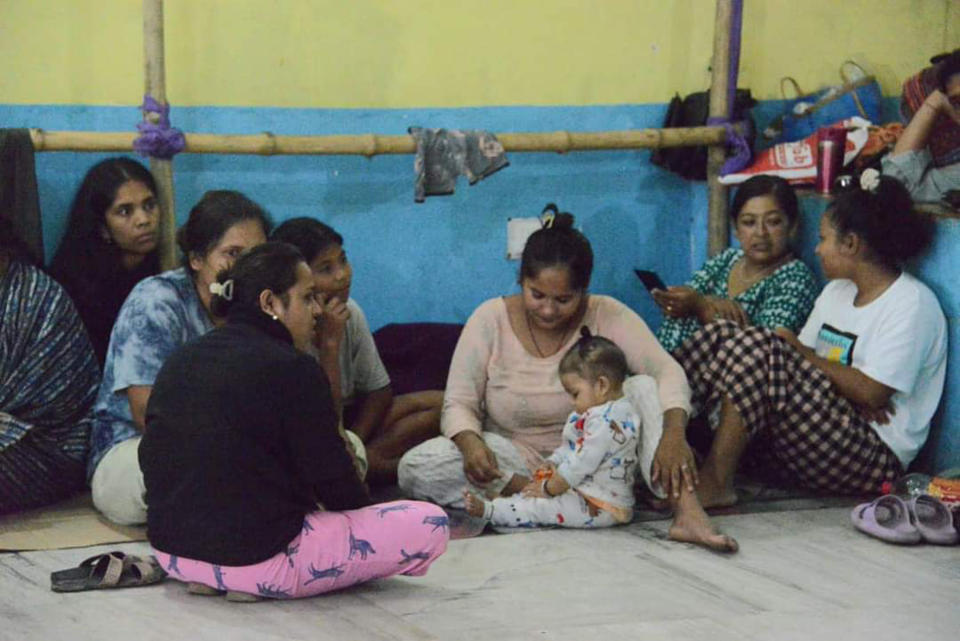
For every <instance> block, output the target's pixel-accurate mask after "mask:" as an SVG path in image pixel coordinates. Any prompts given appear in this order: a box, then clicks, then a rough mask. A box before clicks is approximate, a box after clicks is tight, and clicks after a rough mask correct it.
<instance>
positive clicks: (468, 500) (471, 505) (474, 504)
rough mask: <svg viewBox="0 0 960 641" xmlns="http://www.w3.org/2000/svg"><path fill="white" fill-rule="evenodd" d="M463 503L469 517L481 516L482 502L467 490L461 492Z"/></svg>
mask: <svg viewBox="0 0 960 641" xmlns="http://www.w3.org/2000/svg"><path fill="white" fill-rule="evenodd" d="M463 502H464V505H465V508H466V511H467V514H469V515H470V516H477V517H479V516H483V508H484V503H485V502H484V500H483V499H482V498H480V497H479V496H477V495H476V494H474V493H473V492H470V491H468V490H464V491H463Z"/></svg>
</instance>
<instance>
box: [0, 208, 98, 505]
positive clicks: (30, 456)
mask: <svg viewBox="0 0 960 641" xmlns="http://www.w3.org/2000/svg"><path fill="white" fill-rule="evenodd" d="M26 257H27V252H26V250H25V248H24V247H23V245H22V244H21V243H20V242H19V240H18V239H17V238H16V236H15V235H14V232H13V226H12V225H11V224H10V221H9V220H8V219H7V218H5V217H3V216H0V514H5V513H7V512H13V511H15V510H24V509H27V508H31V507H37V506H41V505H46V504H48V503H53V502H55V501H58V500H60V499H62V498H65V497H67V496H70V494H72V493H74V492H77V491H79V490H81V489H82V488H83V486H84V467H85V464H86V457H87V439H88V438H89V433H90V423H89V419H87V418H85V415H86V414H87V412H88V411H89V409H90V406H91V405H92V404H93V400H94V398H95V397H96V393H97V385H98V384H99V383H100V370H99V369H98V368H97V359H96V356H95V355H94V353H93V348H92V347H91V345H90V340H89V339H88V338H87V333H86V331H84V329H83V324H82V323H81V322H80V317H79V316H77V311H76V310H75V309H74V307H73V303H72V302H70V297H69V296H67V294H66V292H64V291H63V288H62V287H60V285H58V284H57V283H56V282H55V281H54V280H53V279H52V278H50V277H49V276H47V275H46V274H44V273H43V272H42V271H40V270H39V269H38V268H36V267H34V266H33V265H31V264H30V263H29V261H28V259H27V258H26Z"/></svg>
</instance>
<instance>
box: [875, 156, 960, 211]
mask: <svg viewBox="0 0 960 641" xmlns="http://www.w3.org/2000/svg"><path fill="white" fill-rule="evenodd" d="M881 164H882V166H883V173H884V174H885V175H887V176H893V177H894V178H896V179H898V180H899V181H900V182H902V183H903V184H904V186H905V187H906V188H907V191H909V192H910V197H911V198H913V199H914V200H915V201H916V202H920V203H924V202H937V201H938V200H942V199H943V197H944V195H945V194H946V193H947V192H948V191H950V190H951V189H960V163H956V164H953V165H947V166H945V167H934V166H933V156H931V155H930V151H929V150H927V149H921V150H919V151H908V152H906V153H902V154H898V155H897V156H893V155H892V154H887V155H886V156H884V157H883V160H882V161H881Z"/></svg>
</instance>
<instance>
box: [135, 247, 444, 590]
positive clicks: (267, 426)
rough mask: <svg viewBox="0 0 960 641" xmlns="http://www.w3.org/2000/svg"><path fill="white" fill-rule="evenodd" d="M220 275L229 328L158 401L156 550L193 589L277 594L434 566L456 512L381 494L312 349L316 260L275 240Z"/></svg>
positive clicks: (150, 457)
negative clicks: (360, 465) (361, 462)
mask: <svg viewBox="0 0 960 641" xmlns="http://www.w3.org/2000/svg"><path fill="white" fill-rule="evenodd" d="M218 280H219V282H218V283H214V284H212V285H211V292H212V293H213V294H214V297H213V300H214V311H215V312H220V313H224V312H225V313H226V318H227V322H226V325H225V326H223V327H221V328H219V329H215V330H214V331H212V332H210V333H208V334H206V335H204V336H202V337H201V338H199V339H197V340H196V341H193V342H191V343H188V344H187V345H185V346H183V347H182V348H180V350H178V351H177V352H175V353H174V354H173V355H172V356H171V357H170V358H169V359H168V360H167V362H166V363H165V364H164V366H163V369H161V371H160V374H159V376H158V377H157V380H156V383H155V384H154V387H153V393H152V394H151V396H150V402H149V405H148V406H147V417H146V433H145V435H144V437H143V441H142V442H141V445H140V465H141V468H142V469H143V475H144V481H145V484H146V488H147V505H148V511H147V525H148V533H149V538H150V542H151V544H152V545H153V547H154V548H155V550H156V553H157V558H158V559H159V560H160V562H161V563H162V564H163V565H164V567H165V568H166V569H167V571H168V572H169V573H170V575H171V576H172V577H174V578H176V579H179V580H182V581H186V582H189V583H191V584H192V589H193V591H197V592H209V591H213V590H217V591H223V592H232V593H235V594H236V593H246V594H253V595H260V596H267V597H276V598H291V597H302V596H309V595H313V594H319V593H321V592H327V591H330V590H335V589H339V588H343V587H346V586H348V585H352V584H355V583H359V582H362V581H367V580H370V579H374V578H380V577H386V576H391V575H394V574H401V573H402V574H408V575H420V574H424V573H425V572H426V571H427V568H428V567H429V565H430V564H431V563H432V562H433V560H434V559H436V558H437V557H438V556H439V555H440V554H442V553H443V551H444V550H445V549H446V542H447V539H448V534H449V530H448V525H447V517H446V515H445V514H444V512H443V511H442V510H441V509H440V508H438V507H436V506H434V505H431V504H429V503H422V502H415V501H397V502H393V503H386V504H379V505H370V502H371V501H370V497H369V494H368V492H367V489H366V487H365V486H364V484H363V482H362V481H361V480H360V477H359V476H358V474H357V471H356V467H355V465H354V461H353V457H352V454H351V451H350V450H349V449H348V446H347V444H346V442H345V440H344V437H343V433H342V431H341V430H340V429H339V427H338V423H339V420H338V415H337V410H336V408H335V407H334V403H333V400H332V397H331V394H330V386H329V382H328V381H327V378H326V375H325V374H324V373H323V370H322V369H321V368H320V366H319V365H318V364H317V361H316V360H315V359H314V358H312V357H311V356H309V355H308V352H309V350H310V349H311V344H312V340H313V337H314V327H315V325H316V321H317V319H318V317H319V315H320V314H321V313H322V311H321V307H320V305H319V303H318V302H317V298H316V297H315V295H314V294H315V292H314V284H313V277H312V275H311V272H310V268H309V267H308V266H307V264H306V262H304V260H303V257H302V256H301V255H300V253H299V252H298V251H297V249H296V248H294V247H292V246H290V245H287V244H285V243H267V244H265V245H261V246H259V247H256V248H254V249H252V250H250V251H249V252H247V253H246V254H244V255H243V256H241V257H240V258H239V259H238V260H237V262H236V264H235V265H234V267H233V268H232V270H230V272H229V273H226V274H223V275H222V276H221V277H220V279H218ZM318 503H320V504H322V506H323V507H318ZM324 508H325V509H324ZM204 586H206V587H204Z"/></svg>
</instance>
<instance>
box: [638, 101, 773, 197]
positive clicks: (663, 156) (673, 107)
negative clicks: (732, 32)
mask: <svg viewBox="0 0 960 641" xmlns="http://www.w3.org/2000/svg"><path fill="white" fill-rule="evenodd" d="M755 104H757V101H756V100H754V99H753V96H751V95H750V90H749V89H737V94H736V98H735V99H734V103H733V114H732V115H731V117H730V120H731V121H732V122H739V121H741V120H743V121H746V127H745V131H744V136H745V137H746V139H747V143H748V144H749V145H750V148H751V149H753V144H754V141H755V140H756V127H755V125H754V122H753V117H752V116H751V115H750V109H751V108H752V107H753V106H754V105H755ZM709 115H710V92H709V91H698V92H697V93H692V94H690V95H689V96H687V97H686V98H682V99H681V98H680V94H676V95H675V96H674V97H673V99H672V100H670V106H669V107H668V108H667V117H666V118H665V119H664V123H663V128H664V129H669V128H671V127H703V126H704V125H706V124H707V117H708V116H709ZM650 161H651V162H652V163H653V164H655V165H658V166H660V167H663V168H664V169H667V170H669V171H672V172H674V173H675V174H679V175H681V176H683V177H684V178H686V179H687V180H706V179H707V147H706V146H705V145H701V146H698V147H659V148H657V149H655V150H654V152H653V155H652V156H651V158H650Z"/></svg>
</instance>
